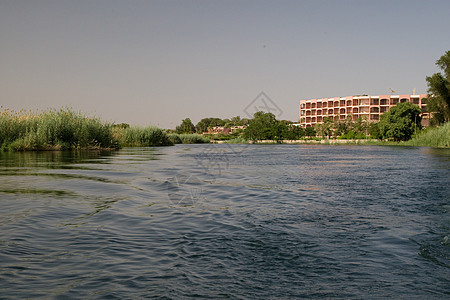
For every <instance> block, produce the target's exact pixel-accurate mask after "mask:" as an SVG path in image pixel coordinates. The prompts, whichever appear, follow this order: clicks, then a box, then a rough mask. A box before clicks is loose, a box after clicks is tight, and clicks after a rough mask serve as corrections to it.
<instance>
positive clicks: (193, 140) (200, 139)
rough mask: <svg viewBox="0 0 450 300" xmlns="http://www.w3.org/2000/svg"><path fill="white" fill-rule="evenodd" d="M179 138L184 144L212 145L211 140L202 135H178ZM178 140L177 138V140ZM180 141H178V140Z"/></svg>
mask: <svg viewBox="0 0 450 300" xmlns="http://www.w3.org/2000/svg"><path fill="white" fill-rule="evenodd" d="M178 138H179V140H180V141H181V143H182V144H204V143H210V139H209V138H207V137H204V136H202V135H200V134H197V133H193V134H178ZM175 139H177V138H175ZM177 141H178V139H177Z"/></svg>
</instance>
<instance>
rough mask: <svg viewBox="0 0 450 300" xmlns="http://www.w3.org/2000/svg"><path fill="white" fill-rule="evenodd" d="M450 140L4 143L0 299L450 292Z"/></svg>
mask: <svg viewBox="0 0 450 300" xmlns="http://www.w3.org/2000/svg"><path fill="white" fill-rule="evenodd" d="M449 170H450V150H448V149H447V150H446V149H429V148H400V147H392V148H390V147H369V146H367V147H366V146H352V147H348V146H312V145H303V146H298V145H295V146H294V145H265V146H264V145H233V146H228V145H177V146H174V147H164V148H130V149H123V150H120V151H117V152H43V153H13V154H11V153H1V154H0V298H1V299H16V298H59V299H66V298H79V299H80V298H82V299H86V298H88V299H89V298H109V299H114V298H117V299H123V298H161V299H185V298H195V297H200V298H205V299H213V298H230V299H292V298H346V299H347V298H351V299H367V298H372V299H373V298H402V299H412V298H413V299H430V298H431V299H445V298H447V299H448V297H450V242H449V235H450V200H449V199H450V187H449V178H450V176H449V175H450V171H449Z"/></svg>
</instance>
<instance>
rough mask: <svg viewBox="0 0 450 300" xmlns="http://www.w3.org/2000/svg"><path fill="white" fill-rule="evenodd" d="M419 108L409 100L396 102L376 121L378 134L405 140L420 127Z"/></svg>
mask: <svg viewBox="0 0 450 300" xmlns="http://www.w3.org/2000/svg"><path fill="white" fill-rule="evenodd" d="M420 113H421V110H420V108H419V106H417V105H415V104H412V103H410V102H404V103H398V104H397V105H395V106H393V107H391V108H390V109H389V111H388V112H386V113H384V114H382V115H381V118H380V122H379V123H378V126H379V130H380V135H381V136H382V137H383V138H385V139H393V140H394V141H406V140H409V139H410V138H411V136H412V135H413V134H414V133H415V132H416V131H417V130H419V129H421V124H420V123H421V117H420Z"/></svg>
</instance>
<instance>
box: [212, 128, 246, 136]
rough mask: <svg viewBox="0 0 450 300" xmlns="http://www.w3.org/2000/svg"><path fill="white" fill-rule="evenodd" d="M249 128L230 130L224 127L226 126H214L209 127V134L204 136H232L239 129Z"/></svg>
mask: <svg viewBox="0 0 450 300" xmlns="http://www.w3.org/2000/svg"><path fill="white" fill-rule="evenodd" d="M245 128H247V126H231V127H230V128H227V127H224V126H214V127H209V128H208V131H207V132H204V133H203V134H224V135H226V134H230V133H233V131H235V130H237V129H242V130H243V129H245Z"/></svg>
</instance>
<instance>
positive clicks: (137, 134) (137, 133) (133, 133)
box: [114, 126, 174, 147]
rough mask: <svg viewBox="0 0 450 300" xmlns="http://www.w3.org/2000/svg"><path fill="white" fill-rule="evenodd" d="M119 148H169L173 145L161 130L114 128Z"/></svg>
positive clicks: (155, 128) (150, 127)
mask: <svg viewBox="0 0 450 300" xmlns="http://www.w3.org/2000/svg"><path fill="white" fill-rule="evenodd" d="M114 136H115V138H116V139H117V140H118V141H119V144H120V146H121V147H151V146H171V145H173V144H174V143H173V142H172V141H171V139H170V138H169V136H168V134H166V133H165V132H164V131H163V130H162V129H160V128H157V127H154V126H148V127H128V128H114Z"/></svg>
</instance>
